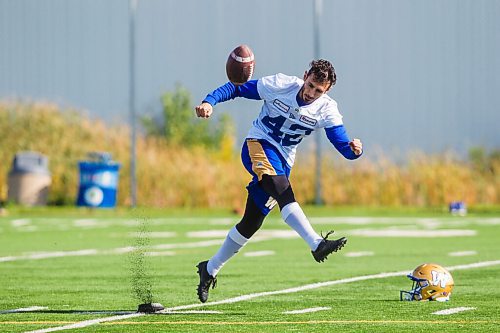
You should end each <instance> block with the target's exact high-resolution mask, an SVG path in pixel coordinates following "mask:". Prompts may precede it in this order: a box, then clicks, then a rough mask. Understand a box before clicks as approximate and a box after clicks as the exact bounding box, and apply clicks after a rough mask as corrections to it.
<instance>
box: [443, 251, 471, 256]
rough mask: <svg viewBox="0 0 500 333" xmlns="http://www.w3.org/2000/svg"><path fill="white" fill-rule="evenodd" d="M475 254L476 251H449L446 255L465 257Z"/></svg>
mask: <svg viewBox="0 0 500 333" xmlns="http://www.w3.org/2000/svg"><path fill="white" fill-rule="evenodd" d="M476 254H477V252H476V251H456V252H450V253H448V255H449V256H450V257H466V256H475V255H476Z"/></svg>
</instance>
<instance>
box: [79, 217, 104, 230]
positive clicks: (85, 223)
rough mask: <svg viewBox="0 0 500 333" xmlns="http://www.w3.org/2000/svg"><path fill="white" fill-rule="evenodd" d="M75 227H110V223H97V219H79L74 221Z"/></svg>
mask: <svg viewBox="0 0 500 333" xmlns="http://www.w3.org/2000/svg"><path fill="white" fill-rule="evenodd" d="M73 225H74V226H75V227H79V228H95V227H100V226H102V227H108V226H109V225H108V223H104V222H101V223H99V221H97V220H96V219H78V220H74V221H73Z"/></svg>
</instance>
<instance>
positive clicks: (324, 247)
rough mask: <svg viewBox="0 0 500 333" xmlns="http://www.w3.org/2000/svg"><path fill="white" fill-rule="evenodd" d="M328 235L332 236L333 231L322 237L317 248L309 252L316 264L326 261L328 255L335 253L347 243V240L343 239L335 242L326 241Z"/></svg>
mask: <svg viewBox="0 0 500 333" xmlns="http://www.w3.org/2000/svg"><path fill="white" fill-rule="evenodd" d="M330 234H333V231H330V232H328V233H327V234H326V236H325V237H323V240H322V241H321V243H319V245H318V248H317V249H316V250H314V251H311V253H312V255H313V257H314V259H315V260H316V261H317V262H323V261H324V260H325V259H328V258H327V257H328V255H330V254H331V253H332V252H337V251H338V250H340V249H341V248H342V247H343V246H344V245H345V243H347V238H345V237H342V238H339V239H336V240H329V239H327V238H328V236H329V235H330ZM321 236H323V235H321Z"/></svg>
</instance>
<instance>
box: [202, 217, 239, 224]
mask: <svg viewBox="0 0 500 333" xmlns="http://www.w3.org/2000/svg"><path fill="white" fill-rule="evenodd" d="M208 224H210V225H233V224H236V220H235V219H233V218H220V219H210V221H209V222H208Z"/></svg>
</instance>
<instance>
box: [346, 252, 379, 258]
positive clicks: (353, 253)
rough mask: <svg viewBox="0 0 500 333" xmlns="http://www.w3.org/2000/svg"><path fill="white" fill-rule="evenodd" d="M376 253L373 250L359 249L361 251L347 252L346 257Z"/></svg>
mask: <svg viewBox="0 0 500 333" xmlns="http://www.w3.org/2000/svg"><path fill="white" fill-rule="evenodd" d="M374 254H375V253H374V252H373V251H359V252H345V253H344V256H345V257H355V258H357V257H367V256H373V255H374Z"/></svg>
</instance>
